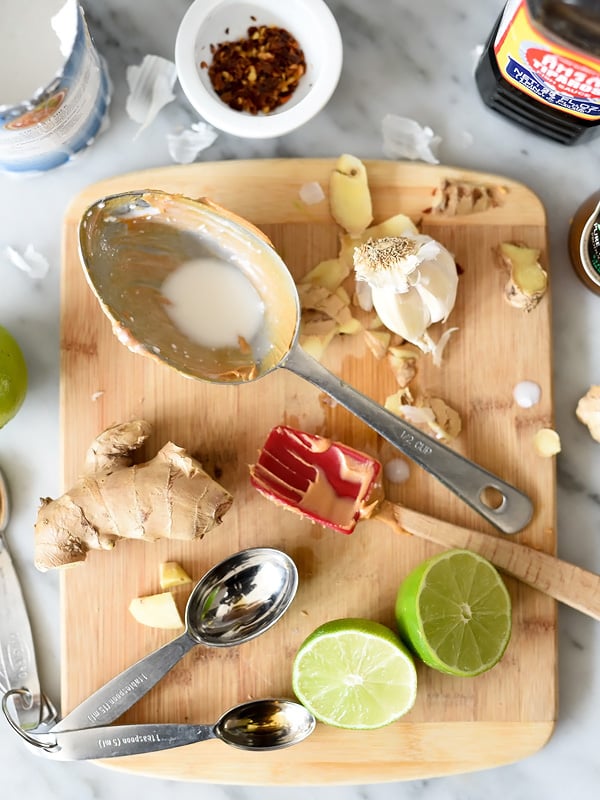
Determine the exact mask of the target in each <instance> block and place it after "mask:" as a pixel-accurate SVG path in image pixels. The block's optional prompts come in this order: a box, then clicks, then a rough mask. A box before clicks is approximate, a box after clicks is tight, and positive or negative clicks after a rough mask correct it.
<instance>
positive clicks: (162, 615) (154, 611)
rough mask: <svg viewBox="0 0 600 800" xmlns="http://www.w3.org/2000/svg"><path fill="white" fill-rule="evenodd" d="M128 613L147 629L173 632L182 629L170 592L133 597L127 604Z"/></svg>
mask: <svg viewBox="0 0 600 800" xmlns="http://www.w3.org/2000/svg"><path fill="white" fill-rule="evenodd" d="M129 611H130V613H131V614H132V616H133V617H134V619H136V620H137V622H139V623H141V624H142V625H147V626H148V627H149V628H165V629H169V630H175V629H178V628H183V627H184V626H183V620H182V618H181V614H180V613H179V609H178V608H177V603H176V602H175V598H174V597H173V595H172V594H171V592H160V593H159V594H150V595H146V596H145V597H134V598H133V600H132V601H131V603H130V604H129Z"/></svg>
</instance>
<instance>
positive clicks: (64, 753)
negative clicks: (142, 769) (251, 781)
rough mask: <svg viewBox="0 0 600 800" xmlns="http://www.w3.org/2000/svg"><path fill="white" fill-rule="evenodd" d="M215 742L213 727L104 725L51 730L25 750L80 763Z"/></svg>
mask: <svg viewBox="0 0 600 800" xmlns="http://www.w3.org/2000/svg"><path fill="white" fill-rule="evenodd" d="M215 738H216V734H215V732H214V726H213V725H178V724H169V723H164V724H160V723H159V724H141V725H105V726H102V727H98V728H87V729H79V730H70V731H60V732H58V733H57V732H56V730H53V731H51V732H49V733H45V734H40V735H38V736H36V739H38V740H39V743H40V744H39V745H38V746H36V745H34V744H32V743H29V745H28V746H29V748H30V749H31V750H33V752H35V753H37V754H38V755H44V756H49V757H51V758H53V759H56V760H58V761H83V760H87V759H96V758H118V757H119V756H131V755H138V754H139V753H155V752H157V751H158V750H169V749H170V748H174V747H183V746H184V745H186V744H194V743H196V742H204V741H207V740H208V739H215Z"/></svg>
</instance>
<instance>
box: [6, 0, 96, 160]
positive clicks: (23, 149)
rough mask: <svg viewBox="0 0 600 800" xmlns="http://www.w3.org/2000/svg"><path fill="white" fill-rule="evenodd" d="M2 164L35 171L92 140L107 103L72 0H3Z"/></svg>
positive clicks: (89, 42)
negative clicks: (27, 0)
mask: <svg viewBox="0 0 600 800" xmlns="http://www.w3.org/2000/svg"><path fill="white" fill-rule="evenodd" d="M2 17H3V18H2V24H1V25H0V169H2V170H5V171H7V172H15V173H17V172H40V171H45V170H48V169H52V168H53V167H57V166H59V165H60V164H64V163H65V162H66V161H68V160H69V159H70V158H71V157H72V156H73V155H74V154H75V153H77V152H78V151H80V150H82V149H83V148H85V147H87V146H88V145H90V144H91V143H92V142H93V140H94V137H95V136H96V134H97V133H98V132H99V130H100V126H101V125H102V123H103V121H104V118H105V116H106V112H107V109H108V106H109V102H110V80H109V77H108V72H107V69H106V65H105V63H104V60H103V59H102V57H101V56H100V55H99V54H98V52H97V51H96V49H95V47H94V45H93V43H92V40H91V37H90V34H89V31H88V28H87V25H86V22H85V18H84V14H83V10H82V8H81V7H80V6H79V4H78V3H77V0H36V2H35V3H28V2H23V0H3V3H2Z"/></svg>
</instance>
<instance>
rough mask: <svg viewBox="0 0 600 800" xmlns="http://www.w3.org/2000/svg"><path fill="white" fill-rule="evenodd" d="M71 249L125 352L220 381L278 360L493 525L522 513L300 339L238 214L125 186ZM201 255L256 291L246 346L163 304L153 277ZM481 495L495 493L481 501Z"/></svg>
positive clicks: (275, 265)
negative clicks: (255, 315) (213, 337)
mask: <svg viewBox="0 0 600 800" xmlns="http://www.w3.org/2000/svg"><path fill="white" fill-rule="evenodd" d="M79 250H80V256H81V261H82V263H83V266H84V273H85V275H86V278H87V280H88V283H89V284H90V287H91V288H92V290H93V292H94V294H95V295H96V298H97V299H98V301H99V303H100V306H101V308H102V310H103V311H104V313H105V314H106V315H107V316H108V317H109V318H110V320H111V322H112V325H113V330H114V332H115V334H116V335H117V337H118V338H119V340H120V341H121V342H122V343H123V344H125V345H126V346H127V347H129V349H130V350H132V351H133V352H135V353H140V354H142V355H146V356H150V357H151V358H153V359H155V360H157V361H159V362H161V363H163V364H167V365H169V366H171V367H173V368H174V369H176V370H177V371H178V372H181V373H183V374H185V375H187V376H190V377H193V378H196V379H198V380H203V381H208V382H211V383H220V384H224V383H232V384H235V383H247V382H249V381H254V380H257V379H259V378H262V377H263V376H265V375H267V374H268V373H270V372H272V371H274V370H276V369H278V368H283V369H287V370H289V371H290V372H293V373H295V374H296V375H298V376H299V377H301V378H304V379H305V380H307V381H309V382H310V383H312V384H314V385H315V386H317V387H318V388H319V389H321V390H322V391H324V392H326V393H327V394H328V395H330V397H332V398H333V399H334V400H336V401H337V402H338V403H339V404H340V405H342V406H343V407H344V408H346V409H347V410H348V411H350V412H351V413H353V414H354V415H355V416H357V417H358V418H359V419H361V420H362V421H363V422H365V423H366V424H367V425H369V426H370V427H371V428H372V429H373V430H375V431H376V432H377V433H378V434H379V435H380V436H382V437H383V438H384V439H386V440H387V441H388V442H390V443H391V444H392V445H393V446H394V447H396V448H397V449H398V450H400V451H401V452H402V453H404V454H405V455H406V456H407V457H408V458H410V459H412V460H413V461H414V462H415V463H417V464H419V466H421V467H423V468H424V469H425V470H427V471H428V472H429V473H430V474H432V475H433V476H434V477H436V478H437V479H438V480H439V481H441V483H443V484H444V486H446V487H447V488H448V489H450V490H451V491H452V492H454V493H455V494H456V495H457V496H458V497H460V498H461V499H462V500H463V501H464V502H465V503H467V504H468V505H469V506H471V508H473V509H474V510H475V511H477V513H479V514H480V515H481V516H482V517H484V518H485V519H486V520H488V522H491V523H492V525H494V526H495V527H496V528H498V529H499V530H501V531H502V532H503V533H516V532H517V531H520V530H522V529H523V528H524V527H525V526H526V525H527V524H528V523H529V522H530V520H531V517H532V514H533V506H532V503H531V500H530V499H529V498H528V497H527V496H526V495H525V494H523V492H521V491H519V490H518V489H516V488H515V487H514V486H511V485H510V484H508V483H506V482H505V481H503V480H502V479H501V478H499V477H498V476H496V475H494V474H492V473H491V472H489V471H488V470H486V469H484V468H483V467H480V466H479V465H477V464H475V463H474V462H472V461H469V460H468V459H466V458H465V457H464V456H462V455H461V454H460V453H457V452H456V451H454V450H452V449H451V448H449V447H447V446H446V445H444V444H442V443H441V442H440V441H439V440H437V439H435V438H434V437H433V436H428V435H427V434H425V433H423V432H422V431H420V430H419V429H418V428H416V427H415V426H413V425H411V424H410V423H408V422H405V421H404V420H403V419H401V418H400V417H398V416H396V415H395V414H392V413H391V412H390V411H388V410H387V409H385V408H383V406H381V405H380V404H379V403H377V402H375V401H374V400H372V399H371V398H369V397H367V396H366V395H363V394H361V393H360V392H359V391H357V390H356V389H354V388H353V387H352V386H349V385H348V384H347V383H345V382H344V381H342V380H340V379H339V378H338V377H337V376H336V375H334V374H333V373H332V372H330V371H329V370H328V369H326V368H325V367H323V366H322V365H321V364H320V362H319V361H317V360H316V359H314V358H313V357H312V356H310V355H309V354H308V353H306V352H305V351H304V350H303V349H302V348H301V347H300V345H299V343H298V335H299V331H300V321H301V309H300V299H299V296H298V291H297V289H296V284H295V283H294V279H293V277H292V275H291V273H290V271H289V270H288V268H287V266H286V265H285V263H284V262H283V260H282V259H281V258H280V257H279V255H278V253H277V252H276V251H275V250H274V248H273V247H272V245H271V243H270V242H269V240H268V239H267V238H266V237H265V236H264V234H262V232H261V231H259V230H258V229H257V228H255V227H254V226H253V225H252V224H251V223H249V222H248V221H246V220H244V219H241V218H240V217H238V216H236V215H235V214H232V213H231V212H229V211H227V210H226V209H223V208H220V207H218V206H216V205H214V204H212V203H210V202H208V201H204V200H192V199H190V198H188V197H184V196H182V195H174V194H169V193H168V192H161V191H158V190H147V191H136V192H126V193H122V194H117V195H112V196H109V197H104V198H102V199H101V200H98V201H97V202H96V203H94V204H93V205H92V206H90V208H88V209H87V211H86V212H85V213H84V215H83V217H82V220H81V224H80V227H79ZM207 256H212V257H213V260H214V257H215V256H216V258H217V262H218V260H221V261H223V262H229V264H233V265H235V266H236V267H238V268H239V269H240V270H241V272H242V273H243V275H244V276H245V277H246V278H247V280H248V281H249V282H250V283H251V284H252V286H253V287H254V289H255V290H256V292H257V293H258V296H259V297H260V300H261V303H262V306H263V308H264V313H263V317H264V318H263V324H262V326H261V329H260V331H259V332H258V334H257V335H256V336H254V337H253V339H252V341H251V342H249V343H247V344H249V345H250V346H249V347H248V346H246V347H239V348H211V347H205V346H202V345H201V344H200V343H199V342H197V341H194V340H193V339H192V338H191V337H189V336H186V335H185V334H183V333H182V331H181V330H179V328H178V327H177V326H176V325H175V323H174V322H173V321H172V320H171V318H170V317H169V314H168V313H167V311H166V310H165V298H164V296H163V295H162V293H161V286H162V284H163V283H164V281H165V279H166V278H167V276H168V275H169V274H170V273H171V272H173V270H175V269H177V268H178V267H179V266H181V265H182V264H183V263H185V262H187V261H190V260H193V259H194V258H199V257H203V258H206V257H207ZM226 266H228V265H227V264H226ZM235 313H236V311H235V309H234V308H232V309H231V314H235ZM490 495H491V496H495V497H498V498H499V499H498V502H497V503H491V502H488V501H487V499H486V498H487V497H488V496H490Z"/></svg>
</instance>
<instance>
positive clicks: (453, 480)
mask: <svg viewBox="0 0 600 800" xmlns="http://www.w3.org/2000/svg"><path fill="white" fill-rule="evenodd" d="M281 366H282V367H284V368H285V369H287V370H289V371H290V372H294V373H295V374H296V375H299V376H300V377H302V378H304V379H305V380H307V381H309V382H310V383H312V384H314V385H315V386H317V387H318V388H319V389H322V390H323V391H324V392H326V393H327V394H328V395H330V397H333V398H334V400H337V402H338V403H340V405H342V406H344V408H347V409H348V411H351V412H352V413H353V414H355V415H356V416H357V417H358V418H359V419H361V420H362V421H363V422H365V423H366V424H367V425H369V427H371V428H373V430H375V431H377V433H378V434H380V436H383V438H384V439H387V441H388V442H390V444H392V445H394V447H397V448H398V450H400V451H401V452H402V453H404V454H405V455H406V456H408V458H410V459H412V460H413V461H414V462H415V463H417V464H419V466H421V467H423V468H424V469H426V470H427V472H429V473H431V474H432V475H433V476H434V477H436V478H437V479H438V480H439V481H441V483H443V484H444V486H446V487H447V488H448V489H450V490H451V491H452V492H454V493H455V494H456V495H458V497H460V498H461V500H464V502H465V503H467V504H468V505H469V506H471V508H473V509H474V510H475V511H477V513H478V514H481V516H482V517H484V518H485V519H487V520H488V522H491V523H492V525H494V526H495V527H496V528H498V529H499V530H501V531H502V532H503V533H517V531H520V530H522V529H523V528H524V527H525V526H526V525H527V524H528V523H529V522H530V520H531V517H532V515H533V506H532V503H531V500H530V499H529V498H528V497H527V495H525V494H523V492H520V491H519V490H518V489H516V488H515V487H514V486H511V485H510V484H508V483H506V482H505V481H503V480H501V479H500V478H498V477H497V476H496V475H493V474H492V473H491V472H488V471H487V470H486V469H483V467H480V466H478V465H477V464H475V463H474V462H472V461H469V460H468V459H466V458H464V456H462V455H460V453H457V452H455V451H454V450H451V449H450V448H449V447H446V445H444V444H442V443H441V442H439V441H438V440H437V439H434V438H433V437H432V436H428V435H427V434H425V433H423V432H422V431H420V430H419V429H418V428H416V427H415V426H414V425H411V424H410V423H408V422H406V421H404V420H403V419H401V418H400V417H398V416H396V415H395V414H392V413H391V412H390V411H388V410H387V409H385V408H383V406H381V405H379V403H376V402H375V401H374V400H371V398H369V397H366V396H365V395H364V394H361V393H360V392H359V391H357V390H356V389H354V388H353V387H352V386H349V385H348V384H347V383H345V382H344V381H342V380H341V379H340V378H338V377H337V376H336V375H334V374H333V373H332V372H330V371H329V370H328V369H326V368H325V367H323V366H322V365H321V364H320V363H319V362H318V361H317V360H316V359H314V358H312V356H309V355H308V353H305V352H304V350H302V348H301V347H300V346H299V345H297V344H296V345H295V346H294V347H292V349H291V350H290V352H289V354H288V356H287V358H286V359H285V361H283V362H282V363H281ZM486 489H493V490H495V491H496V492H498V493H499V494H500V495H501V498H502V499H501V501H500V502H499V504H498V505H497V506H496V507H492V506H490V505H488V504H486V503H485V502H484V499H483V498H484V492H485V490H486Z"/></svg>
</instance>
